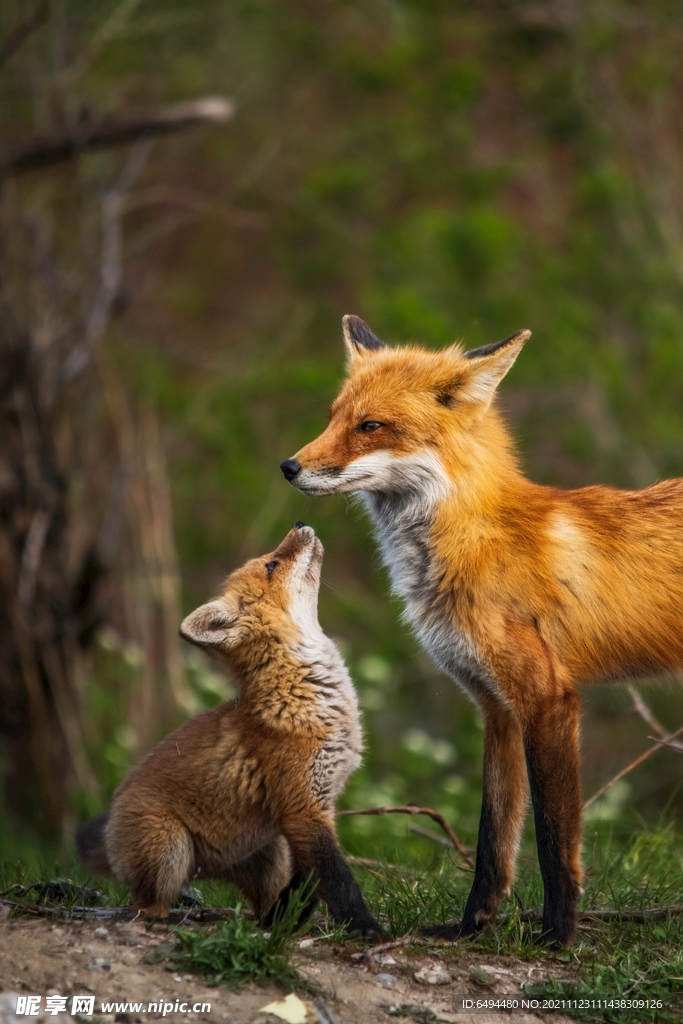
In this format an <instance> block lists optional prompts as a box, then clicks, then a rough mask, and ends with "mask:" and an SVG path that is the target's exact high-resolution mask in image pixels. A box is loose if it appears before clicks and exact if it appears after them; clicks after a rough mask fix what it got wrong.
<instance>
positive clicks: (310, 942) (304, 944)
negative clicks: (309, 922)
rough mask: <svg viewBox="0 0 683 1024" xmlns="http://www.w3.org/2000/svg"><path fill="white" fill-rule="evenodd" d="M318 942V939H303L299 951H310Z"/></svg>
mask: <svg viewBox="0 0 683 1024" xmlns="http://www.w3.org/2000/svg"><path fill="white" fill-rule="evenodd" d="M317 941H318V940H317V939H302V940H301V942H300V943H299V949H310V947H311V946H312V945H313V944H314V943H315V942H317ZM361 956H362V954H361Z"/></svg>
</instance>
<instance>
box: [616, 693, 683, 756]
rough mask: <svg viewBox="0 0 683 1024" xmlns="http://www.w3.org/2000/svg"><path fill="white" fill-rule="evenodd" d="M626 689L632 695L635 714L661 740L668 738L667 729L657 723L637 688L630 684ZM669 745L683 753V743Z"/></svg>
mask: <svg viewBox="0 0 683 1024" xmlns="http://www.w3.org/2000/svg"><path fill="white" fill-rule="evenodd" d="M626 689H627V690H628V692H629V693H630V694H631V698H632V699H633V710H634V711H635V713H636V714H637V715H640V717H641V718H642V719H643V721H644V722H647V724H648V725H649V726H650V728H651V729H654V731H655V732H656V733H657V736H659V737H660V739H661V738H662V737H666V735H667V731H666V729H665V728H664V726H663V725H662V724H661V722H658V721H657V719H656V718H655V716H654V715H653V714H652V711H651V710H650V708H649V706H648V705H647V704H646V703H645V701H644V700H643V698H642V696H641V695H640V693H639V692H638V690H636V688H635V686H634V685H633V683H630V684H629V685H628V686H627V687H626ZM652 739H656V737H654V736H653V737H652ZM669 745H670V746H672V747H675V748H676V750H680V751H681V752H683V743H675V742H674V743H669Z"/></svg>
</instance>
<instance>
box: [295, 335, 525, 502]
mask: <svg viewBox="0 0 683 1024" xmlns="http://www.w3.org/2000/svg"><path fill="white" fill-rule="evenodd" d="M342 324H343V329H344V341H345V344H346V351H347V370H348V375H347V379H346V381H345V383H344V385H343V387H342V390H341V392H340V394H339V396H338V397H337V398H336V399H335V401H334V402H333V403H332V407H331V409H330V422H329V425H328V426H327V428H326V429H325V430H324V431H323V433H322V434H321V435H320V437H318V438H316V439H315V440H314V441H311V443H310V444H307V445H306V446H305V447H304V448H302V449H301V451H299V452H297V454H296V455H295V456H294V457H293V458H291V459H286V460H285V462H283V463H282V465H281V469H282V472H283V473H284V475H285V477H286V478H287V480H288V481H289V482H290V483H291V484H293V485H294V486H295V487H297V488H298V489H299V490H301V491H303V492H304V493H305V494H315V495H318V494H337V493H340V492H343V491H362V492H370V493H375V494H401V493H409V492H411V491H413V492H415V493H416V494H420V495H422V496H424V495H425V494H430V493H434V492H435V491H437V492H438V491H440V490H441V489H443V488H447V487H448V486H449V483H457V481H458V479H459V478H463V477H464V476H465V475H466V474H467V471H468V469H471V468H472V466H473V465H474V464H479V463H481V460H482V457H483V456H485V454H486V453H487V452H488V453H494V454H495V453H496V449H497V454H498V456H499V457H504V455H505V453H506V452H508V450H509V439H508V437H507V434H506V432H505V430H504V428H503V427H502V424H501V422H500V419H499V418H498V417H497V415H496V414H495V412H494V410H493V409H492V408H491V404H492V401H493V398H494V395H495V391H496V388H497V386H498V384H499V383H500V381H501V380H502V379H503V377H504V376H505V374H506V373H507V372H508V370H509V369H510V367H511V366H512V364H513V363H514V361H515V359H516V358H517V356H518V355H519V353H520V351H521V349H522V346H523V345H524V343H525V341H526V340H527V339H528V338H529V337H530V335H531V332H530V331H525V330H522V331H517V332H516V333H515V334H513V335H511V336H510V337H509V338H506V339H505V340H504V341H499V342H495V343H493V344H491V345H485V346H483V347H482V348H478V349H473V350H471V351H469V352H465V351H463V349H462V348H460V346H458V345H453V346H451V347H450V348H447V349H444V350H441V351H439V352H433V351H429V350H427V349H422V348H418V347H416V346H406V347H402V348H390V347H389V346H387V345H385V344H384V343H383V342H382V341H380V339H379V338H377V337H376V336H375V335H374V334H373V333H372V331H371V330H370V328H369V327H368V326H367V324H365V323H364V322H363V321H362V320H361V319H359V317H356V316H345V317H344V319H343V321H342ZM435 496H436V495H435Z"/></svg>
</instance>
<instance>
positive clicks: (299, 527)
mask: <svg viewBox="0 0 683 1024" xmlns="http://www.w3.org/2000/svg"><path fill="white" fill-rule="evenodd" d="M305 525H306V524H305V523H302V522H301V520H300V519H297V521H296V522H295V523H294V529H295V530H303V528H304V526H305Z"/></svg>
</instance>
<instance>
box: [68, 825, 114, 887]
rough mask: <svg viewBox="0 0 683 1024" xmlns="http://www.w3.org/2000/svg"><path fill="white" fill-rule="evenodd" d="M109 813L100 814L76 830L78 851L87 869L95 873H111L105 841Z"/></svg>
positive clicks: (79, 857)
mask: <svg viewBox="0 0 683 1024" xmlns="http://www.w3.org/2000/svg"><path fill="white" fill-rule="evenodd" d="M108 821H109V814H108V813H107V814H98V816H97V817H96V818H91V819H90V821H86V823H85V824H84V825H81V826H80V827H79V828H78V830H77V831H76V852H77V853H78V859H79V860H80V862H81V864H82V865H83V867H84V868H85V869H86V871H90V872H91V873H92V874H93V875H111V873H112V871H111V867H110V866H109V861H108V860H107V849H106V846H105V842H104V830H105V828H106V825H107V822H108Z"/></svg>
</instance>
